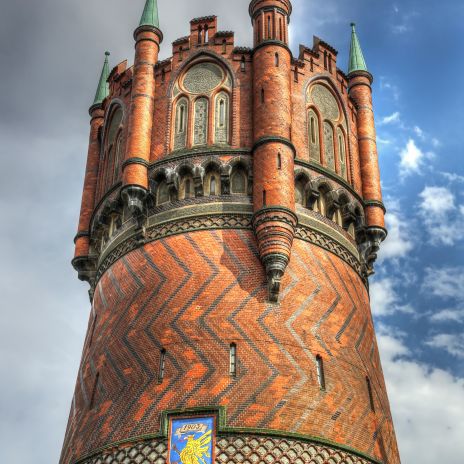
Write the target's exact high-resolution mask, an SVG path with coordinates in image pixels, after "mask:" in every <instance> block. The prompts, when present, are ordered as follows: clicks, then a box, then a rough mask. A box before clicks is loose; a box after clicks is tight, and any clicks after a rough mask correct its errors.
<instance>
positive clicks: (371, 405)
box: [366, 377, 375, 412]
mask: <svg viewBox="0 0 464 464" xmlns="http://www.w3.org/2000/svg"><path fill="white" fill-rule="evenodd" d="M366 385H367V393H368V394H369V405H370V407H371V411H372V412H375V405H374V396H373V394H372V385H371V380H370V379H369V377H366Z"/></svg>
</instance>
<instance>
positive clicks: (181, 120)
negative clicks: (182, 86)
mask: <svg viewBox="0 0 464 464" xmlns="http://www.w3.org/2000/svg"><path fill="white" fill-rule="evenodd" d="M187 118H188V100H187V99H186V98H181V99H180V100H179V101H178V103H177V109H176V124H175V131H174V132H175V133H174V150H180V149H182V148H185V146H186V144H187Z"/></svg>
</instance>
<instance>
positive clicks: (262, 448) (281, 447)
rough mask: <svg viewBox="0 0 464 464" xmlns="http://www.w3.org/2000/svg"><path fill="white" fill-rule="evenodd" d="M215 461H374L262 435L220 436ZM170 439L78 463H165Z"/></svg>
mask: <svg viewBox="0 0 464 464" xmlns="http://www.w3.org/2000/svg"><path fill="white" fill-rule="evenodd" d="M216 456H217V457H216V461H215V463H216V464H293V463H295V464H373V462H374V461H372V460H369V459H368V458H362V457H359V456H356V455H355V454H352V453H350V452H349V451H345V450H341V449H336V448H333V447H330V446H328V445H320V444H317V443H315V442H310V441H301V440H296V439H292V438H274V437H265V436H259V435H246V434H240V435H228V436H221V437H219V438H218V440H217V442H216ZM166 462H167V441H166V440H165V439H163V438H159V439H153V440H147V441H143V442H140V443H137V444H135V445H133V446H128V447H122V446H120V447H116V449H114V450H111V451H107V452H102V453H100V454H97V455H96V456H94V457H92V458H90V459H86V460H84V461H81V462H80V463H79V464H132V463H136V464H166Z"/></svg>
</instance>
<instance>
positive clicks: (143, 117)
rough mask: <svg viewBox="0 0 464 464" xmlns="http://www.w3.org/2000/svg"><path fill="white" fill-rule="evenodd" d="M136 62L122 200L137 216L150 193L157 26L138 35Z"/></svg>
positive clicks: (159, 34) (135, 35)
mask: <svg viewBox="0 0 464 464" xmlns="http://www.w3.org/2000/svg"><path fill="white" fill-rule="evenodd" d="M134 38H135V41H136V44H135V61H134V77H133V85H132V102H131V108H130V117H129V132H128V141H127V151H126V159H125V161H124V164H123V171H124V175H123V184H124V186H123V190H122V196H123V198H124V200H125V202H126V205H127V206H128V208H129V210H130V211H131V212H132V213H133V214H136V215H139V214H140V213H141V212H142V211H143V204H144V200H145V197H146V195H147V192H148V165H149V162H150V148H151V134H152V127H153V112H154V98H155V68H154V66H155V64H156V63H157V61H158V53H159V44H160V43H161V41H162V39H163V35H162V33H161V31H160V30H159V29H158V28H156V27H153V26H140V27H139V28H137V29H136V31H135V33H134Z"/></svg>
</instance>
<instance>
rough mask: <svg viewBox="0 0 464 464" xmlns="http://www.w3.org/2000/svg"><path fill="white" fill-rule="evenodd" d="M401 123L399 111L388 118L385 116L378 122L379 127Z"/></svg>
mask: <svg viewBox="0 0 464 464" xmlns="http://www.w3.org/2000/svg"><path fill="white" fill-rule="evenodd" d="M400 121H401V114H400V113H399V111H396V112H395V113H393V114H391V115H390V116H385V117H383V118H382V119H381V120H380V122H379V123H378V125H379V126H385V125H388V124H395V123H399V122H400Z"/></svg>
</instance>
